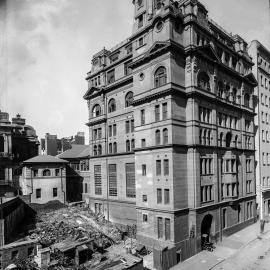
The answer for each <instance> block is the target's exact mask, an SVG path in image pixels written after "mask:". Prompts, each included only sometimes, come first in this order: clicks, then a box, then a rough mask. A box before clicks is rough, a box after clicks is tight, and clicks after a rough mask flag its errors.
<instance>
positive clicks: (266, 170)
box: [249, 40, 270, 218]
mask: <svg viewBox="0 0 270 270" xmlns="http://www.w3.org/2000/svg"><path fill="white" fill-rule="evenodd" d="M249 53H250V55H251V56H252V58H253V61H254V63H255V65H254V66H253V74H254V76H255V77H256V79H257V81H258V86H257V88H256V91H255V94H256V98H257V101H256V107H255V112H256V117H255V131H256V136H255V148H256V179H257V203H258V204H259V205H260V204H261V202H260V200H261V199H262V205H263V207H262V208H261V215H262V217H264V218H268V216H269V214H270V51H269V49H267V48H266V47H265V46H263V45H262V44H261V43H260V42H259V41H257V40H254V41H252V42H251V44H250V46H249ZM261 194H262V196H263V197H261Z"/></svg>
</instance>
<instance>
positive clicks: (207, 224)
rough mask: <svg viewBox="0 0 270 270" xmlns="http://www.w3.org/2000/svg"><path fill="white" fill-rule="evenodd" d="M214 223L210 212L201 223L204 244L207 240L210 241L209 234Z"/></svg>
mask: <svg viewBox="0 0 270 270" xmlns="http://www.w3.org/2000/svg"><path fill="white" fill-rule="evenodd" d="M212 223H213V216H212V215H210V214H208V215H206V216H205V217H204V218H203V220H202V223H201V243H202V245H203V244H204V243H205V242H209V236H210V233H211V227H212Z"/></svg>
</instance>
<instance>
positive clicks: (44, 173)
mask: <svg viewBox="0 0 270 270" xmlns="http://www.w3.org/2000/svg"><path fill="white" fill-rule="evenodd" d="M42 175H43V176H51V171H50V170H48V169H46V170H44V171H43V173H42Z"/></svg>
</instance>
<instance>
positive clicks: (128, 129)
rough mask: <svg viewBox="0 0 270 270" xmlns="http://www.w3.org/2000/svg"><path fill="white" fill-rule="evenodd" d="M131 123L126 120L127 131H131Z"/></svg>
mask: <svg viewBox="0 0 270 270" xmlns="http://www.w3.org/2000/svg"><path fill="white" fill-rule="evenodd" d="M129 127H130V125H129V121H126V133H129V132H130V128H129Z"/></svg>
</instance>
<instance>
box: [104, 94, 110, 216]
mask: <svg viewBox="0 0 270 270" xmlns="http://www.w3.org/2000/svg"><path fill="white" fill-rule="evenodd" d="M104 110H105V114H106V118H107V96H105V106H104ZM107 126H108V124H107V121H106V122H105V145H106V147H105V148H104V149H106V181H107V184H106V185H107V188H106V197H107V220H108V221H110V210H109V208H110V205H109V174H108V173H109V165H108V152H109V151H108V130H107Z"/></svg>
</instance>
